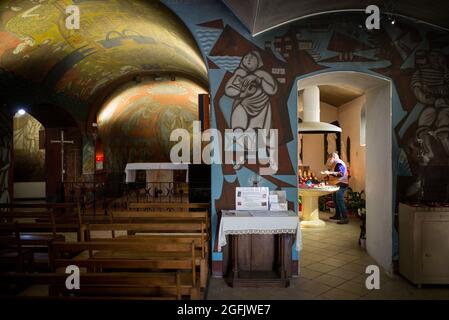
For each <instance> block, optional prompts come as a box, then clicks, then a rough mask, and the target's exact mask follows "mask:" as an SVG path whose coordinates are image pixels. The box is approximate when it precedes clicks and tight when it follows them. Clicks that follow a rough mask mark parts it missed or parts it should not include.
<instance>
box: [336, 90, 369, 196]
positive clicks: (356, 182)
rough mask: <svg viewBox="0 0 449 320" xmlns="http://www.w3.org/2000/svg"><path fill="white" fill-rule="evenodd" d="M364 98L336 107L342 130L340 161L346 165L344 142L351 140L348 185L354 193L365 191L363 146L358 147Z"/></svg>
mask: <svg viewBox="0 0 449 320" xmlns="http://www.w3.org/2000/svg"><path fill="white" fill-rule="evenodd" d="M365 102H366V97H365V96H361V97H359V98H356V99H354V100H352V101H350V102H348V103H346V104H344V105H342V106H340V107H338V123H339V124H340V127H341V129H342V133H341V141H342V148H341V153H342V159H343V161H344V162H345V163H348V159H347V157H346V141H347V138H348V137H350V139H351V163H350V165H349V167H350V172H351V179H350V180H349V185H350V187H351V188H352V190H354V191H358V192H360V191H362V190H365V154H366V152H365V146H360V122H361V117H360V115H361V112H362V106H363V105H364V104H365Z"/></svg>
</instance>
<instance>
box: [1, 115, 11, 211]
mask: <svg viewBox="0 0 449 320" xmlns="http://www.w3.org/2000/svg"><path fill="white" fill-rule="evenodd" d="M11 152H12V121H11V117H10V115H9V114H8V112H7V110H6V108H4V107H1V108H0V203H9V202H11V199H12V195H11V187H12V186H11V178H12V168H11Z"/></svg>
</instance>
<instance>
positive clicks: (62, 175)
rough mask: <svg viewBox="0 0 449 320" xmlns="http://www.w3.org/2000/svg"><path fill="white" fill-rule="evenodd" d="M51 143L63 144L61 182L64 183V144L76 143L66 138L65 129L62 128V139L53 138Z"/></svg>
mask: <svg viewBox="0 0 449 320" xmlns="http://www.w3.org/2000/svg"><path fill="white" fill-rule="evenodd" d="M50 142H51V143H60V144H61V182H62V183H64V174H65V170H64V144H74V143H75V142H74V141H73V140H64V130H61V140H51V141H50Z"/></svg>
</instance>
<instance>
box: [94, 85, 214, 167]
mask: <svg viewBox="0 0 449 320" xmlns="http://www.w3.org/2000/svg"><path fill="white" fill-rule="evenodd" d="M205 92H206V91H205V90H204V89H202V88H201V87H200V86H198V85H196V84H195V83H194V82H192V81H190V80H187V79H183V78H180V77H177V78H176V81H171V80H164V81H154V80H145V79H143V80H142V83H140V84H136V83H131V84H128V85H125V86H123V87H121V88H119V89H118V90H117V91H116V93H114V94H113V95H112V96H111V98H110V99H109V100H108V101H107V102H106V103H105V104H104V106H103V107H102V108H101V110H100V112H99V116H98V121H97V122H98V126H99V136H100V137H101V139H102V141H103V144H104V148H105V162H106V168H107V169H108V170H111V171H112V172H120V173H122V172H123V170H124V168H125V166H126V164H127V163H130V162H170V149H171V147H172V146H173V145H174V144H176V142H170V134H171V132H172V131H173V130H175V129H178V128H184V129H187V130H188V131H189V132H192V128H193V121H194V120H198V94H200V93H205Z"/></svg>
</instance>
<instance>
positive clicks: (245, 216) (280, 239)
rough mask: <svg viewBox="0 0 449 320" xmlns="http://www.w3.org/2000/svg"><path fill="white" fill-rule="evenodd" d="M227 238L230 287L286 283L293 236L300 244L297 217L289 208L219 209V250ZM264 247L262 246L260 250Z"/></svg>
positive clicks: (290, 263) (284, 284)
mask: <svg viewBox="0 0 449 320" xmlns="http://www.w3.org/2000/svg"><path fill="white" fill-rule="evenodd" d="M226 236H228V238H229V240H230V241H229V242H230V246H229V247H228V249H229V253H230V260H231V261H230V264H229V268H228V277H227V281H228V284H229V285H230V286H232V287H266V286H269V287H287V286H289V284H290V280H289V277H291V271H292V247H293V239H294V238H295V239H296V243H295V247H296V248H297V250H299V249H300V247H301V235H300V228H299V220H298V217H297V215H296V214H295V213H294V212H292V211H279V212H274V211H226V210H224V211H222V218H221V221H220V229H219V235H218V242H219V251H220V250H221V247H223V246H226V244H227V239H226ZM260 248H263V250H260Z"/></svg>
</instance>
